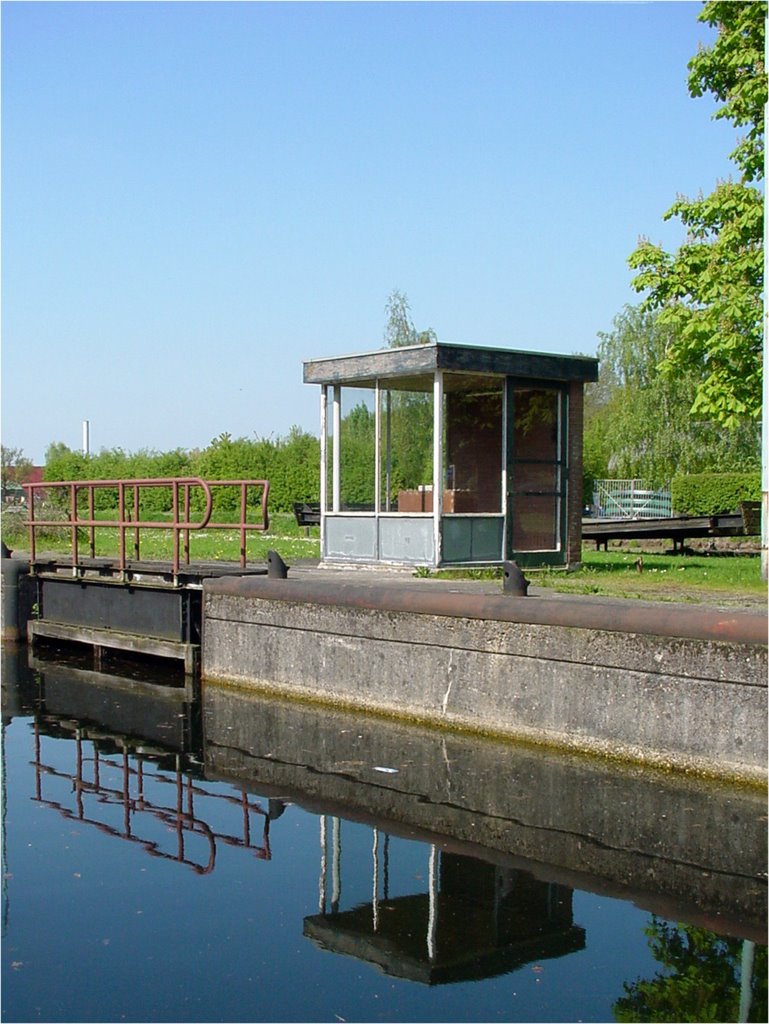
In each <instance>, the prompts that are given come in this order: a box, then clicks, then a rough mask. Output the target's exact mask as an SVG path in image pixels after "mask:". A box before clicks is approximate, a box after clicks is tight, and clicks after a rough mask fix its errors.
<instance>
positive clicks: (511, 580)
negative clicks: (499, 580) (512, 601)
mask: <svg viewBox="0 0 769 1024" xmlns="http://www.w3.org/2000/svg"><path fill="white" fill-rule="evenodd" d="M503 568H504V572H505V579H504V582H503V584H502V589H503V591H504V592H505V593H506V594H512V595H513V596H514V597H526V594H527V592H528V589H529V581H528V580H527V579H526V577H525V576H524V575H523V573H522V572H521V570H520V569H519V568H518V565H517V564H516V563H515V562H505V563H504V564H503Z"/></svg>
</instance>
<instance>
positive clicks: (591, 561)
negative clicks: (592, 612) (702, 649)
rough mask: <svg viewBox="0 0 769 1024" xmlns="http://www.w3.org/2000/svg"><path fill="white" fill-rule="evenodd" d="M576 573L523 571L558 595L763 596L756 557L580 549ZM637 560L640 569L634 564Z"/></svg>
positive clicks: (480, 572)
mask: <svg viewBox="0 0 769 1024" xmlns="http://www.w3.org/2000/svg"><path fill="white" fill-rule="evenodd" d="M582 558H583V561H582V566H581V568H580V569H577V570H574V571H571V572H566V571H564V570H563V569H529V568H527V569H525V570H524V572H525V575H526V577H527V579H528V580H529V581H530V582H531V584H532V586H535V587H542V588H545V589H548V590H553V591H557V592H558V593H563V594H599V595H603V596H606V597H631V598H640V599H643V600H653V601H706V600H725V601H744V602H745V603H758V602H760V601H761V600H762V599H763V600H765V599H766V596H767V585H766V583H765V582H764V581H762V580H761V559H760V558H759V557H758V556H756V555H738V554H728V553H718V554H707V555H706V554H701V555H665V554H653V553H649V552H647V551H643V552H642V551H641V550H640V549H627V548H623V549H620V550H614V551H608V552H605V551H594V550H592V549H591V550H588V548H587V547H585V548H583V552H582ZM639 558H640V559H642V562H641V564H640V571H639V562H638V560H639ZM430 575H431V576H433V577H434V578H439V579H441V578H442V579H452V578H453V579H479V580H495V579H501V577H502V570H501V569H463V570H457V569H448V570H439V571H438V572H435V573H432V574H430Z"/></svg>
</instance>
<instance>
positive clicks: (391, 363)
mask: <svg viewBox="0 0 769 1024" xmlns="http://www.w3.org/2000/svg"><path fill="white" fill-rule="evenodd" d="M303 365H304V383H305V384H345V385H347V386H348V387H362V388H365V387H368V388H370V387H373V386H374V382H375V381H376V380H381V381H388V383H389V385H390V387H391V388H392V389H393V390H405V391H426V390H429V389H430V388H431V387H432V380H433V377H434V375H435V371H436V370H444V371H446V372H447V373H448V374H458V375H459V374H461V375H462V382H460V380H457V381H456V382H455V383H456V384H457V385H458V386H459V387H460V388H461V389H462V390H464V389H465V387H466V386H467V384H468V381H466V380H465V379H464V378H466V377H468V376H469V377H471V378H475V383H476V384H479V385H480V384H482V383H483V382H484V381H485V382H486V385H487V386H491V385H492V384H493V385H494V386H499V381H498V380H496V379H495V378H499V377H519V378H521V379H527V380H536V381H583V382H585V381H594V380H597V379H598V360H597V359H594V358H592V357H591V356H564V355H549V354H546V353H544V352H522V351H516V350H514V349H509V348H481V347H479V346H475V345H453V344H449V343H447V342H442V341H436V342H432V343H430V344H428V345H408V346H404V347H403V348H385V349H379V350H378V351H376V352H362V353H360V354H358V355H352V356H331V357H329V358H327V359H311V360H308V361H307V362H305V363H304V364H303ZM449 389H451V388H450V386H449Z"/></svg>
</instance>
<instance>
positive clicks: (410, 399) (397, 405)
mask: <svg viewBox="0 0 769 1024" xmlns="http://www.w3.org/2000/svg"><path fill="white" fill-rule="evenodd" d="M386 404H387V402H386V398H385V401H384V402H383V405H386ZM390 408H391V413H390V473H389V496H390V501H391V507H397V509H398V511H399V512H428V511H431V510H432V483H433V396H432V393H431V394H419V393H413V392H406V391H397V392H396V391H394V392H392V394H391V399H390ZM382 433H383V446H385V447H386V444H387V430H386V428H385V429H384V430H383V432H382ZM382 477H383V481H385V483H384V484H383V486H385V487H386V486H387V482H386V481H387V480H388V473H387V459H386V452H385V455H384V458H383V460H382ZM396 502H397V505H396ZM428 504H429V508H428V507H427V506H428ZM383 505H384V503H383Z"/></svg>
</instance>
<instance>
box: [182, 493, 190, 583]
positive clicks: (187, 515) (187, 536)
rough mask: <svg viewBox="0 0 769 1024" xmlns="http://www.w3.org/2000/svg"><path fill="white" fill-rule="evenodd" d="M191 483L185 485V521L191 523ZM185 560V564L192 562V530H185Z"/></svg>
mask: <svg viewBox="0 0 769 1024" xmlns="http://www.w3.org/2000/svg"><path fill="white" fill-rule="evenodd" d="M190 512H191V509H190V485H189V484H185V485H184V521H185V523H189V521H190ZM184 562H185V565H189V564H190V531H189V530H185V531H184Z"/></svg>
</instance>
